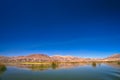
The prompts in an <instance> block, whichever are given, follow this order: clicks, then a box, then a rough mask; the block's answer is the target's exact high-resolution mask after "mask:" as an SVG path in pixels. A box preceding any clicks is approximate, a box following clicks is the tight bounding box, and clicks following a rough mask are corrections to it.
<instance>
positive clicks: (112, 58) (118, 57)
mask: <svg viewBox="0 0 120 80" xmlns="http://www.w3.org/2000/svg"><path fill="white" fill-rule="evenodd" d="M104 61H120V54H114V55H112V56H109V57H107V58H105V59H104Z"/></svg>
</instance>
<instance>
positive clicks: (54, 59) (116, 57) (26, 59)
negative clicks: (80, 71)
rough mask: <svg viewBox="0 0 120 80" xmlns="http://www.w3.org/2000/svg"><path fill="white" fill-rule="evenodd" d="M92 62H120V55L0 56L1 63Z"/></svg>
mask: <svg viewBox="0 0 120 80" xmlns="http://www.w3.org/2000/svg"><path fill="white" fill-rule="evenodd" d="M90 61H120V54H114V55H111V56H109V57H106V58H102V59H100V58H81V57H75V56H61V55H54V56H48V55H46V54H31V55H28V56H16V57H7V56H0V62H4V63H16V62H90Z"/></svg>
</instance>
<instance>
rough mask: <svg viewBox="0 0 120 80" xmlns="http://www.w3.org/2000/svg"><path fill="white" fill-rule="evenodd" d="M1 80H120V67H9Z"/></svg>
mask: <svg viewBox="0 0 120 80" xmlns="http://www.w3.org/2000/svg"><path fill="white" fill-rule="evenodd" d="M42 68H44V67H42ZM0 80H120V65H118V64H103V63H102V64H98V65H96V66H93V65H90V64H84V65H61V66H59V67H56V68H51V67H47V68H46V67H45V68H44V69H41V67H37V68H31V67H28V66H7V70H6V71H5V72H3V73H1V74H0Z"/></svg>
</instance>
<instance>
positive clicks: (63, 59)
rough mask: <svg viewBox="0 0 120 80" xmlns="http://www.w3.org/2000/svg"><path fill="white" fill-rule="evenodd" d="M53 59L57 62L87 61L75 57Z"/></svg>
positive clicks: (55, 57) (57, 56)
mask: <svg viewBox="0 0 120 80" xmlns="http://www.w3.org/2000/svg"><path fill="white" fill-rule="evenodd" d="M51 58H52V59H53V60H54V61H56V62H83V61H85V60H86V59H85V58H80V57H74V56H60V55H56V56H51Z"/></svg>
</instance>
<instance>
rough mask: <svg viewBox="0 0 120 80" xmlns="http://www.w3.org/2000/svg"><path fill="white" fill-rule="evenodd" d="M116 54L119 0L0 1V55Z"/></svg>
mask: <svg viewBox="0 0 120 80" xmlns="http://www.w3.org/2000/svg"><path fill="white" fill-rule="evenodd" d="M119 52H120V1H119V0H2V1H0V55H4V56H17V55H28V54H31V53H45V54H48V55H73V56H81V57H106V56H108V55H111V54H114V53H119Z"/></svg>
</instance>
